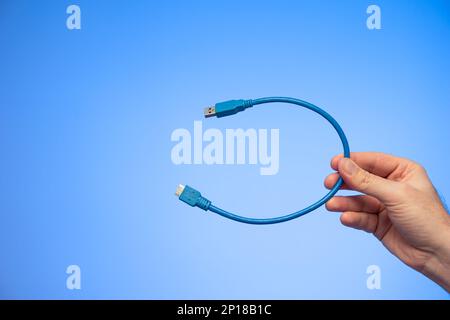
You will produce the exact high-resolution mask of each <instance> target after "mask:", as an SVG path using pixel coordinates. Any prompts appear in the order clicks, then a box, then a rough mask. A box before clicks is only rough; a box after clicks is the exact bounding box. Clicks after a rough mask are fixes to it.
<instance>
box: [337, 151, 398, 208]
mask: <svg viewBox="0 0 450 320" xmlns="http://www.w3.org/2000/svg"><path fill="white" fill-rule="evenodd" d="M338 171H339V175H340V176H341V177H342V179H343V180H344V182H345V184H346V185H347V186H348V187H349V188H350V189H352V190H356V191H359V192H363V193H366V194H368V195H371V196H374V197H375V198H378V199H379V200H380V201H382V202H389V200H390V199H392V196H393V195H394V194H395V189H396V185H395V184H396V182H394V181H391V180H388V179H385V178H382V177H379V176H376V175H374V174H372V173H370V172H368V171H366V170H364V169H362V168H361V167H359V166H358V165H357V164H356V163H355V162H354V161H353V160H351V159H349V158H342V159H341V160H340V161H339V164H338Z"/></svg>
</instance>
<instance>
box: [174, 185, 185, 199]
mask: <svg viewBox="0 0 450 320" xmlns="http://www.w3.org/2000/svg"><path fill="white" fill-rule="evenodd" d="M183 191H184V185H182V184H179V185H178V186H177V191H175V195H176V196H177V197H179V196H181V194H182V193H183Z"/></svg>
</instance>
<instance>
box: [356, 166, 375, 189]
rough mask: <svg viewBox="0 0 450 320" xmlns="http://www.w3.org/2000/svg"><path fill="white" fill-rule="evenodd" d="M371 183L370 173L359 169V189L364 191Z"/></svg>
mask: <svg viewBox="0 0 450 320" xmlns="http://www.w3.org/2000/svg"><path fill="white" fill-rule="evenodd" d="M371 184H372V175H371V174H370V173H369V172H367V171H363V170H361V171H360V173H359V183H358V187H359V189H360V190H361V191H363V192H364V191H365V190H367V189H368V188H369V187H370V185H371Z"/></svg>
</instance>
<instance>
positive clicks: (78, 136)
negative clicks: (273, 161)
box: [0, 0, 450, 299]
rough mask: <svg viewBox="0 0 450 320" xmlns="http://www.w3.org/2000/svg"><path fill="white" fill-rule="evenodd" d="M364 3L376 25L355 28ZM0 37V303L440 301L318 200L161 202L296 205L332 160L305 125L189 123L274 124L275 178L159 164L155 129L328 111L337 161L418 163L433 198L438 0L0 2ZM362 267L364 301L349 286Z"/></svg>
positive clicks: (441, 179) (447, 65) (446, 66)
mask: <svg viewBox="0 0 450 320" xmlns="http://www.w3.org/2000/svg"><path fill="white" fill-rule="evenodd" d="M70 4H78V5H80V7H81V11H82V29H81V30H79V31H76V30H75V31H69V30H68V29H67V28H66V18H67V16H68V15H67V14H66V12H65V11H66V8H67V6H68V5H70ZM370 4H377V5H379V6H380V7H381V10H382V30H379V31H370V30H368V29H367V28H366V18H367V14H366V8H367V6H368V5H370ZM0 39H1V48H0V147H1V156H0V170H1V172H0V176H1V179H0V194H1V196H0V199H1V201H0V215H1V222H0V298H45V299H46V298H63V299H78V298H126V299H133V298H150V299H155V298H162V299H165V298H182V299H184V298H189V299H190V298H237V299H240V298H255V299H260V298H267V299H278V298H283V299H284V298H287V299H291V298H293V299H294V298H295V299H297V298H298V299H309V298H326V299H328V298H338V299H340V298H357V299H360V298H361V299H379V298H388V299H397V298H406V299H410V298H425V299H435V298H444V299H447V298H448V294H447V293H445V291H444V290H442V289H441V288H440V287H439V286H437V285H436V284H434V283H433V282H431V281H430V280H428V279H426V278H425V277H424V276H422V275H420V274H418V273H416V272H415V271H413V270H410V269H409V268H407V267H406V266H404V265H403V264H402V263H401V262H400V261H398V260H397V259H396V258H395V257H393V256H391V255H390V254H389V253H388V252H387V251H386V250H385V249H384V247H382V246H381V244H380V243H379V242H378V241H377V240H376V239H375V238H373V237H372V236H371V235H369V234H366V233H362V232H359V231H356V230H351V229H347V228H344V227H342V226H341V225H340V223H339V217H338V215H337V214H334V213H328V212H326V210H325V209H324V208H321V209H319V210H317V211H316V212H314V213H313V214H310V215H307V216H305V217H303V218H301V219H298V220H295V221H292V222H289V223H283V224H280V225H273V226H251V225H244V224H239V223H235V222H232V221H228V220H226V219H223V218H221V217H219V216H217V215H215V214H209V213H208V214H205V213H204V212H203V211H201V210H198V209H193V208H190V207H188V206H186V205H184V204H183V203H181V202H180V201H178V200H177V199H176V198H175V197H174V195H173V193H174V189H175V187H176V185H177V184H178V183H180V182H183V183H189V184H190V185H192V186H195V187H197V188H198V189H199V190H202V191H203V193H204V195H206V196H208V197H209V198H210V199H213V200H214V202H215V203H216V204H217V205H219V206H222V207H224V208H225V209H228V210H230V211H235V212H239V213H243V214H246V215H251V216H259V217H263V216H265V217H267V216H272V215H279V214H284V213H290V212H292V211H295V210H297V209H300V208H302V207H304V206H305V205H307V204H310V203H311V202H313V201H315V200H316V199H318V198H319V197H321V196H322V195H323V194H324V192H325V189H324V188H323V185H322V182H323V178H324V177H325V175H327V174H328V173H329V172H330V169H329V159H330V158H331V157H332V156H333V155H334V154H336V153H338V152H340V150H341V147H340V145H339V140H338V137H337V136H336V134H335V133H334V132H333V130H332V128H331V127H329V125H328V124H327V123H326V122H325V121H324V120H323V119H320V118H319V117H317V116H316V115H314V114H312V113H310V112H308V111H306V110H302V109H296V108H295V107H291V106H286V105H279V106H276V107H275V106H274V107H272V108H271V107H268V108H262V107H261V108H258V109H257V108H255V109H253V110H251V111H246V112H244V113H242V114H240V115H239V116H236V117H234V118H226V119H212V120H208V121H205V122H204V127H205V128H212V127H215V128H220V129H225V128H239V127H241V128H245V129H246V128H279V129H280V149H281V151H280V171H279V173H278V175H276V176H260V175H259V167H258V166H254V165H245V166H206V165H204V166H175V165H173V164H172V162H171V158H170V151H171V148H172V147H173V145H174V143H172V142H171V141H170V135H171V133H172V131H173V130H174V129H176V128H187V129H190V130H191V131H192V127H193V121H194V120H201V119H202V114H201V112H202V108H203V107H204V106H206V105H209V104H212V103H214V102H216V101H220V100H224V99H232V98H257V97H262V96H271V95H284V96H292V97H297V98H301V99H305V100H308V101H310V102H312V103H315V104H317V105H319V106H322V107H324V108H325V109H326V110H327V111H329V112H330V113H331V114H332V115H334V116H335V117H336V119H337V120H338V121H339V122H340V123H341V125H342V127H343V128H344V130H345V132H346V134H347V136H348V139H349V142H350V146H351V149H352V150H354V151H370V150H377V151H384V152H389V153H393V154H397V155H401V156H404V157H410V158H412V159H415V160H417V161H419V162H421V163H422V164H423V165H424V166H425V167H426V168H427V169H428V172H429V174H430V176H431V178H432V180H433V182H434V183H435V185H436V187H437V188H438V190H439V191H440V193H441V194H442V195H443V196H445V195H448V194H449V193H450V183H449V182H448V163H449V161H450V154H449V151H448V150H449V149H450V130H449V118H450V90H449V89H450V77H449V76H448V75H449V74H450V59H449V57H450V41H449V40H450V3H449V2H448V1H425V0H423V1H381V0H377V1H370V2H369V1H356V0H355V1H237V0H236V1H234V0H233V1H106V0H102V1H77V2H72V1H15V0H14V1H12V0H1V2H0ZM263 109H264V110H263ZM71 264H77V265H79V266H80V267H81V270H82V279H81V280H82V289H81V290H79V291H77V290H74V291H70V290H67V289H66V277H67V275H66V273H65V270H66V267H67V266H68V265H71ZM371 264H376V265H378V266H380V268H381V271H382V280H381V285H382V289H381V290H368V289H367V287H366V279H367V274H366V268H367V266H369V265H371Z"/></svg>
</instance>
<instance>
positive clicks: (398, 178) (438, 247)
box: [325, 152, 450, 292]
mask: <svg viewBox="0 0 450 320" xmlns="http://www.w3.org/2000/svg"><path fill="white" fill-rule="evenodd" d="M351 159H352V160H350V159H348V158H343V156H342V155H338V156H336V157H334V158H333V159H332V161H331V167H332V168H333V169H334V170H336V171H337V172H335V173H332V174H330V175H329V176H328V177H327V178H326V179H325V186H326V187H327V188H329V189H330V188H332V187H333V186H334V184H335V183H336V181H337V179H338V178H339V176H341V177H342V179H343V180H344V184H343V186H342V188H343V189H350V190H355V191H359V192H361V193H363V194H362V195H356V196H335V197H333V198H332V199H330V200H329V201H328V202H327V204H326V207H327V209H328V210H330V211H337V212H343V214H342V215H341V222H342V224H344V225H345V226H348V227H352V228H355V229H360V230H364V231H366V232H369V233H373V234H374V235H375V236H376V237H377V238H378V239H379V240H380V241H381V242H382V243H383V245H384V246H385V247H386V248H387V249H388V250H389V251H390V252H391V253H393V254H394V255H395V256H397V257H398V258H399V259H400V260H401V261H403V262H404V263H406V264H407V265H408V266H410V267H412V268H414V269H415V270H417V271H419V272H421V273H423V274H425V275H426V276H427V277H429V278H430V279H432V280H433V281H435V282H437V283H438V284H440V285H441V286H442V287H443V288H444V289H446V290H447V292H450V216H449V215H448V213H447V211H446V210H445V208H444V206H443V204H442V202H441V199H440V198H439V196H438V194H437V192H436V190H435V189H434V187H433V185H432V183H431V181H430V179H429V177H428V175H427V173H426V171H425V169H424V168H423V167H422V166H420V165H419V164H417V163H415V162H413V161H410V160H408V159H404V158H398V157H394V156H391V155H387V154H384V153H377V152H354V153H352V154H351Z"/></svg>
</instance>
